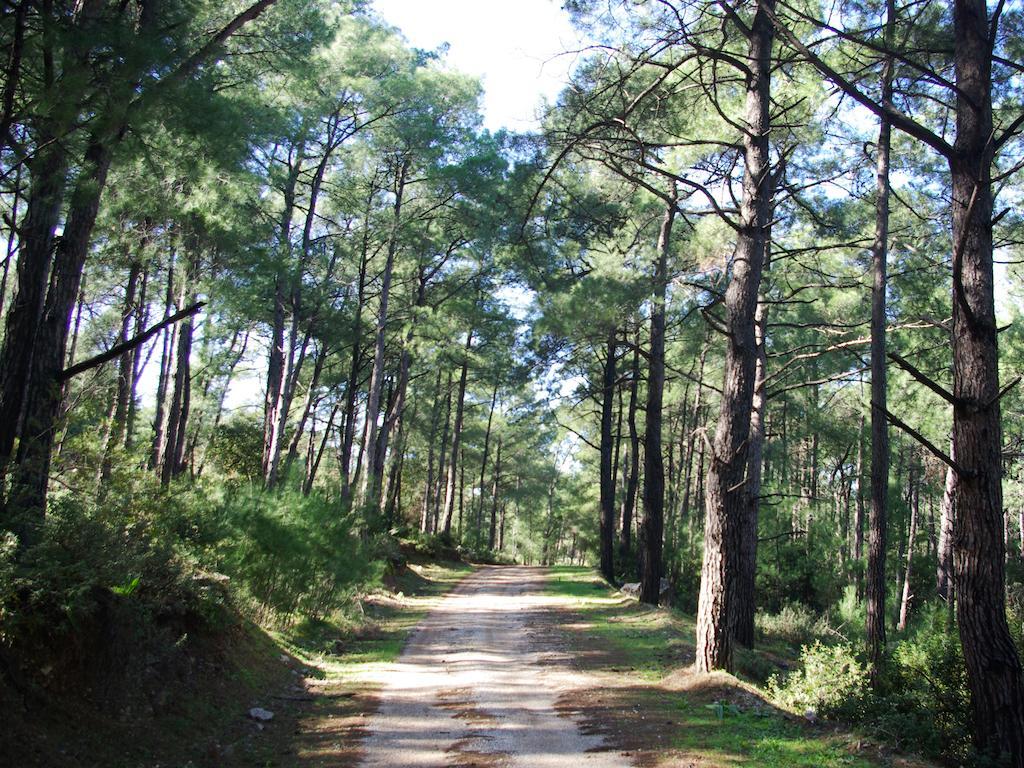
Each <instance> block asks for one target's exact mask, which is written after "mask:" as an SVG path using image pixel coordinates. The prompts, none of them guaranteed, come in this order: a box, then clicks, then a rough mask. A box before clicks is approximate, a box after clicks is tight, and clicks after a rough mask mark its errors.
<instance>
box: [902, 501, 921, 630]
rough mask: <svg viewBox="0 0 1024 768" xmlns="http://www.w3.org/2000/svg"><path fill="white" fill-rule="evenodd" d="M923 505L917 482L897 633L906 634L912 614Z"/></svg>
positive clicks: (908, 533)
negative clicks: (919, 528)
mask: <svg viewBox="0 0 1024 768" xmlns="http://www.w3.org/2000/svg"><path fill="white" fill-rule="evenodd" d="M920 505H921V484H920V482H916V483H914V485H913V488H912V489H911V502H910V530H908V531H907V567H906V570H905V571H904V574H903V595H902V598H901V599H900V618H899V621H898V622H896V631H897V632H904V631H905V630H906V629H907V617H908V616H909V614H910V601H911V599H913V595H912V594H911V593H910V579H911V576H912V575H913V566H914V539H915V538H917V516H918V514H919V507H920Z"/></svg>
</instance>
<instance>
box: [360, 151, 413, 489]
mask: <svg viewBox="0 0 1024 768" xmlns="http://www.w3.org/2000/svg"><path fill="white" fill-rule="evenodd" d="M408 171H409V157H408V155H406V156H404V157H402V159H401V161H400V164H399V167H398V168H397V172H396V177H395V189H394V194H395V202H394V206H393V207H392V222H391V234H390V236H389V237H388V247H387V256H386V259H385V262H384V273H383V274H382V276H381V285H380V294H379V296H378V298H377V330H376V334H375V336H374V347H373V367H372V369H371V372H370V388H369V392H368V394H367V402H366V434H365V439H366V443H365V448H364V452H365V453H366V455H367V456H370V457H372V456H373V455H374V454H373V452H374V450H375V448H376V445H377V416H378V411H379V409H380V394H381V391H382V388H383V386H384V352H385V350H384V341H385V333H386V331H387V324H388V301H389V299H390V297H391V280H392V277H393V273H394V269H395V256H396V255H397V254H398V235H399V230H400V227H401V223H402V198H403V195H404V193H405V182H406V174H407V173H408ZM371 475H373V479H376V477H377V475H376V473H375V472H373V471H370V472H367V473H366V475H365V476H364V477H363V487H362V489H361V491H360V494H359V497H360V504H361V505H363V506H366V507H368V508H376V507H377V506H378V503H379V499H378V498H377V493H379V486H378V484H377V483H376V482H373V481H372V480H371Z"/></svg>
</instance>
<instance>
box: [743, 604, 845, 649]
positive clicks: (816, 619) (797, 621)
mask: <svg viewBox="0 0 1024 768" xmlns="http://www.w3.org/2000/svg"><path fill="white" fill-rule="evenodd" d="M754 622H755V626H756V628H757V631H758V633H759V634H760V636H761V637H762V638H764V639H765V640H768V641H772V640H781V641H782V642H784V643H787V644H789V645H791V646H793V647H798V646H802V645H807V644H808V643H811V642H813V641H816V640H818V639H821V638H823V637H825V636H826V634H827V633H828V621H827V620H826V619H825V617H823V616H819V615H818V614H816V613H815V612H814V611H812V610H811V609H810V608H808V607H807V606H806V605H801V604H800V603H788V604H786V605H784V606H783V607H782V610H780V611H779V612H778V613H775V614H770V613H759V614H758V615H757V616H756V617H755V619H754Z"/></svg>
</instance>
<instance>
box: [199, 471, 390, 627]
mask: <svg viewBox="0 0 1024 768" xmlns="http://www.w3.org/2000/svg"><path fill="white" fill-rule="evenodd" d="M211 514H212V516H213V517H214V518H215V521H214V525H213V526H212V527H213V528H215V529H216V531H217V540H216V542H215V543H214V545H213V555H214V558H213V559H214V562H215V564H216V567H217V569H218V570H221V571H223V572H224V573H225V574H227V575H228V576H230V577H231V579H232V580H233V581H234V582H235V583H236V587H237V588H238V589H239V590H240V591H241V592H242V593H243V595H244V596H245V597H246V598H247V599H248V601H249V603H250V604H251V605H252V606H253V607H254V608H255V609H256V614H257V618H259V619H260V620H262V621H273V622H278V623H280V622H284V621H288V620H290V619H291V618H292V617H293V616H295V615H302V616H306V617H310V618H314V619H317V618H323V617H324V616H326V615H328V614H329V613H331V611H332V610H334V609H335V608H337V607H338V606H339V605H340V603H341V602H342V601H343V600H344V597H345V596H346V595H347V592H348V590H350V589H351V588H352V587H354V586H355V585H356V584H358V583H360V582H362V581H364V580H365V579H367V578H369V577H370V576H371V574H372V568H371V565H370V558H369V557H368V553H367V552H366V551H365V548H364V546H363V544H362V543H361V542H360V540H359V538H358V537H357V536H356V535H355V531H354V520H353V517H352V515H351V514H350V513H345V512H344V510H342V509H339V507H338V505H337V504H336V503H334V502H331V501H330V500H328V499H326V498H324V497H322V496H320V495H317V494H311V495H309V496H303V495H302V494H299V493H294V492H280V493H262V492H259V491H255V490H252V489H244V490H240V491H238V492H237V493H235V494H233V495H232V496H230V497H229V498H228V499H227V501H226V502H225V503H224V504H223V505H222V506H219V507H216V508H214V509H213V510H212V511H211Z"/></svg>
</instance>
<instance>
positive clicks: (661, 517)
mask: <svg viewBox="0 0 1024 768" xmlns="http://www.w3.org/2000/svg"><path fill="white" fill-rule="evenodd" d="M675 215H676V196H675V194H672V195H670V196H669V198H668V200H667V201H666V206H665V216H664V218H663V219H662V221H661V229H660V231H659V232H658V249H657V262H656V263H655V269H654V296H653V297H652V299H651V349H650V357H649V358H648V369H647V413H646V416H647V419H646V423H647V429H646V431H645V435H646V439H645V441H644V522H643V527H642V528H641V533H640V539H641V542H640V544H641V546H640V549H641V559H640V563H641V571H640V600H641V602H644V603H650V604H651V605H657V604H658V597H659V595H660V593H661V569H662V565H661V555H662V549H663V546H664V538H665V467H664V464H663V458H662V455H661V425H662V415H663V414H662V403H663V400H664V395H665V299H666V293H667V289H668V254H669V249H670V247H671V241H672V223H673V221H674V220H675Z"/></svg>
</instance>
